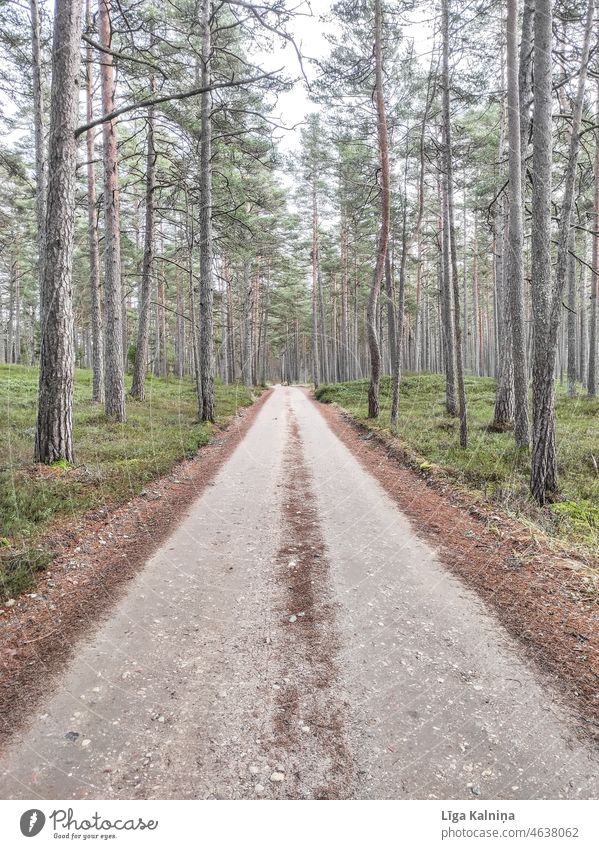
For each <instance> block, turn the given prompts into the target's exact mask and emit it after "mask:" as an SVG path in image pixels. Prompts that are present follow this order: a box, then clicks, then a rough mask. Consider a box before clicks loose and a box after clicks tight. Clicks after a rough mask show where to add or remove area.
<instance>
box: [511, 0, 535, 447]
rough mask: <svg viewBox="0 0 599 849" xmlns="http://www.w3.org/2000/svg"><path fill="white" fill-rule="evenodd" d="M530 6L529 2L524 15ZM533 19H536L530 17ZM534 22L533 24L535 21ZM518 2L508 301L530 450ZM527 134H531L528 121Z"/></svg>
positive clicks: (520, 429)
mask: <svg viewBox="0 0 599 849" xmlns="http://www.w3.org/2000/svg"><path fill="white" fill-rule="evenodd" d="M529 6H530V4H529V3H528V0H526V8H525V12H524V15H525V16H526V15H530V10H529V12H527V9H528V7H529ZM530 17H532V16H531V15H530ZM531 22H532V21H531ZM525 23H526V27H524V28H523V34H522V42H523V43H525V39H526V38H527V37H529V36H528V35H527V28H528V17H526V20H525ZM517 51H518V0H507V121H508V168H509V185H508V196H509V224H508V228H509V229H508V237H509V238H508V255H507V265H506V278H507V297H508V300H509V317H510V319H511V320H510V328H509V329H510V339H511V346H512V363H513V375H514V439H515V441H516V446H517V447H518V448H527V447H528V444H529V443H528V440H529V436H528V433H529V421H528V363H527V356H526V353H527V352H526V330H525V327H526V325H525V318H524V267H523V244H524V221H523V206H524V198H523V189H524V182H523V170H522V154H523V151H522V139H523V127H522V124H523V112H524V114H525V115H526V116H528V111H527V107H525V106H524V104H522V103H521V100H520V97H521V93H522V91H526V90H527V89H526V85H527V83H525V82H522V83H521V79H520V71H522V73H521V76H522V78H524V80H526V79H527V75H526V72H525V69H523V68H522V63H523V59H522V57H521V58H520V64H519V65H518V58H517V55H518V54H517ZM524 121H525V125H526V126H525V128H524V130H525V132H526V133H528V119H527V117H526V118H525V119H524Z"/></svg>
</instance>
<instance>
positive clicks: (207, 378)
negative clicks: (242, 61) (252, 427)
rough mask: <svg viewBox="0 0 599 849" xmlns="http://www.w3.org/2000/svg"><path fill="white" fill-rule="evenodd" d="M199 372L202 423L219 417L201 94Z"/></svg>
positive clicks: (207, 98)
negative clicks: (216, 392)
mask: <svg viewBox="0 0 599 849" xmlns="http://www.w3.org/2000/svg"><path fill="white" fill-rule="evenodd" d="M211 12H212V5H211V0H202V11H201V33H202V76H201V81H202V87H203V88H205V89H207V88H208V86H209V85H210V81H211V61H212V60H211V54H212V33H211ZM200 125H201V126H200V370H201V379H202V416H201V419H202V421H205V422H213V421H214V420H215V418H216V406H215V398H214V317H213V315H212V299H213V280H212V99H211V95H210V92H209V91H204V92H203V94H202V95H201V115H200Z"/></svg>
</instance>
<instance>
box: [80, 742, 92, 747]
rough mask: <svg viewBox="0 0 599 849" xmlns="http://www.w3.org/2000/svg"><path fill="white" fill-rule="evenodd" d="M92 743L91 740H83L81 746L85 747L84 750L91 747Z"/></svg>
mask: <svg viewBox="0 0 599 849" xmlns="http://www.w3.org/2000/svg"><path fill="white" fill-rule="evenodd" d="M90 743H91V740H82V741H81V745H82V746H83V748H84V749H87V747H88V746H89V745H90Z"/></svg>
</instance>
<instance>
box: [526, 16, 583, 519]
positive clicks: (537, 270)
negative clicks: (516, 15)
mask: <svg viewBox="0 0 599 849" xmlns="http://www.w3.org/2000/svg"><path fill="white" fill-rule="evenodd" d="M593 11H594V0H588V6H587V14H586V21H585V34H584V42H583V46H582V55H581V65H580V74H579V77H578V88H577V92H576V97H575V99H574V104H573V109H572V124H571V133H570V145H569V151H568V158H567V161H566V170H565V176H564V196H563V202H562V208H561V216H560V224H559V235H558V248H557V261H556V272H555V285H552V280H551V241H550V240H551V164H552V155H551V154H552V123H551V117H552V116H551V106H552V103H551V95H552V85H551V70H552V63H551V46H552V30H551V27H552V15H551V2H550V0H536V5H535V53H534V65H535V72H534V117H533V168H532V170H533V198H532V208H533V229H532V237H533V247H532V252H533V268H532V281H533V282H532V297H533V315H534V325H533V334H534V335H533V339H534V342H533V348H534V352H533V451H532V462H531V492H532V495H533V496H534V498H535V499H536V501H537V502H538V503H539V504H540V505H543V504H545V502H546V500H547V499H548V498H551V497H553V496H554V495H555V493H556V492H557V457H556V452H555V386H554V371H555V361H556V353H557V341H558V331H559V326H560V318H561V311H562V295H563V291H564V287H565V283H566V273H567V261H568V246H569V243H570V227H571V216H572V207H573V202H574V188H575V181H576V166H577V162H578V150H579V146H580V126H581V121H582V108H583V102H584V88H585V83H586V75H587V65H588V59H589V50H590V39H591V31H592V24H593Z"/></svg>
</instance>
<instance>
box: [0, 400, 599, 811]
mask: <svg viewBox="0 0 599 849" xmlns="http://www.w3.org/2000/svg"><path fill="white" fill-rule="evenodd" d="M598 790H599V757H598V755H597V753H594V752H593V751H592V750H591V748H590V746H587V745H586V744H584V743H583V742H581V741H579V740H577V739H576V737H575V736H574V732H573V728H572V725H571V723H570V720H569V718H568V716H567V715H566V714H565V712H564V710H563V709H562V708H560V707H559V706H558V704H557V702H556V700H555V699H554V696H553V694H552V692H551V690H550V689H548V687H547V685H546V684H544V683H543V681H541V680H540V679H538V678H537V677H536V673H535V672H534V671H533V670H532V669H531V668H530V667H529V666H528V665H527V664H525V663H524V662H523V661H522V660H521V659H520V655H519V650H518V646H517V645H516V644H515V643H514V642H513V641H512V640H511V638H509V637H508V635H507V634H506V632H505V631H504V630H503V629H502V627H501V626H500V625H499V624H498V622H497V621H496V620H495V619H494V618H493V617H492V616H491V615H490V614H489V613H488V612H487V611H486V610H485V609H484V607H483V605H482V604H481V602H480V601H479V600H478V599H477V597H476V596H475V595H474V594H473V593H472V592H471V591H470V590H468V589H467V588H466V587H465V586H464V585H462V584H461V583H460V582H459V581H458V579H456V578H455V577H453V576H452V575H450V573H449V572H448V571H446V570H445V569H444V567H443V565H442V563H440V562H439V561H438V559H437V557H436V556H435V553H434V552H433V551H432V550H431V548H430V547H428V546H427V545H426V544H425V543H424V542H422V541H421V540H419V538H418V535H417V529H415V528H413V527H411V526H410V524H409V522H408V520H407V519H406V518H405V517H404V516H403V515H402V514H401V513H400V512H399V510H398V509H397V507H396V506H395V504H394V503H392V502H391V501H390V499H389V498H388V497H387V495H386V494H385V493H384V491H383V490H382V488H381V487H380V485H379V484H378V483H377V482H376V481H375V480H374V479H373V478H372V477H371V476H370V475H369V474H368V473H367V472H365V471H364V469H363V468H362V467H361V465H360V464H359V463H358V461H357V460H356V459H355V458H354V457H353V455H352V454H351V453H350V452H349V450H348V449H347V448H346V447H345V445H344V444H342V443H341V442H340V441H339V439H338V438H337V437H336V436H335V435H334V434H333V433H332V431H331V430H330V429H329V427H328V426H327V424H326V422H325V420H324V419H323V418H322V416H321V415H320V414H319V412H318V410H317V408H316V407H315V406H314V405H313V403H312V402H311V401H310V400H309V398H308V397H307V396H306V395H305V394H304V393H303V392H302V391H301V390H300V389H296V388H278V389H276V390H275V391H274V392H273V393H272V396H271V398H270V399H269V400H268V401H267V403H266V404H265V405H264V407H263V408H262V410H261V411H260V413H259V415H258V417H257V418H256V420H255V422H254V424H253V426H252V428H251V430H250V431H249V433H248V434H247V436H246V437H245V439H244V440H243V442H241V444H240V445H239V446H238V448H237V449H236V451H235V453H234V454H233V455H232V456H231V457H230V459H229V460H228V461H227V463H226V464H225V465H224V466H223V467H222V469H221V470H220V472H219V474H218V476H217V477H216V479H215V481H214V483H213V485H212V486H210V487H208V488H207V490H206V491H205V492H204V494H203V495H202V496H201V497H200V498H199V499H198V500H197V501H196V502H195V503H194V504H193V506H192V507H191V509H190V510H189V512H188V514H187V516H186V517H185V518H184V519H183V521H182V522H181V524H180V526H179V528H178V530H177V531H176V532H175V533H174V535H173V536H172V537H171V538H170V540H168V542H167V543H166V544H165V545H164V546H163V547H162V548H161V549H160V550H159V551H158V553H157V554H156V555H155V556H154V557H153V558H152V559H151V560H150V561H149V562H148V564H147V566H146V568H145V569H144V570H143V571H142V572H141V573H140V574H139V575H138V577H137V578H135V579H134V581H133V582H132V583H131V584H130V587H129V589H128V592H127V594H126V596H125V597H124V598H122V600H121V601H120V602H119V603H118V605H117V606H116V607H115V609H114V611H113V613H112V615H111V616H110V617H109V618H108V619H107V620H106V621H105V622H104V623H103V624H102V625H100V627H99V628H98V629H97V630H96V632H95V634H94V635H93V636H92V637H90V639H89V640H88V641H87V642H86V643H84V644H82V645H81V646H80V648H79V650H78V652H77V654H76V656H75V659H74V660H73V662H72V663H71V665H70V667H69V670H68V672H67V674H66V675H64V676H63V678H62V679H61V681H60V682H59V684H58V686H57V688H56V689H55V690H54V692H53V693H52V694H50V695H49V696H48V698H47V700H46V702H45V704H43V705H42V706H41V707H40V708H38V710H37V712H36V715H35V716H34V717H33V718H32V721H31V723H30V725H29V727H28V728H27V729H26V730H25V731H24V732H23V733H21V734H20V735H19V736H18V737H17V738H15V740H14V742H13V743H12V744H11V746H10V747H9V748H8V749H7V751H6V753H5V755H4V757H3V759H2V760H1V761H0V797H1V798H37V797H39V798H61V799H67V798H260V797H263V798H425V799H426V798H447V799H449V798H466V799H468V798H509V799H520V798H524V799H528V798H562V797H563V798H596V797H597V792H598Z"/></svg>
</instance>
